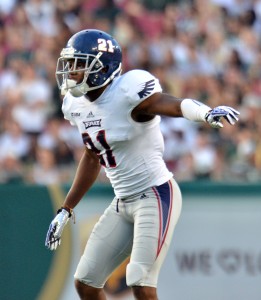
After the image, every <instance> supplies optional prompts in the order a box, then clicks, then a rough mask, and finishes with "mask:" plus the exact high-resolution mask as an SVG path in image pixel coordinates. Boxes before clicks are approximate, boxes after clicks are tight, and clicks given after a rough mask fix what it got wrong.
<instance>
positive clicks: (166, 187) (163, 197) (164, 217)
mask: <svg viewBox="0 0 261 300" xmlns="http://www.w3.org/2000/svg"><path fill="white" fill-rule="evenodd" d="M152 189H153V191H154V193H155V195H156V197H157V200H158V208H159V238H158V249H157V256H158V255H159V253H160V250H161V248H162V246H163V244H164V242H165V238H166V235H167V232H168V228H169V221H170V218H171V211H172V201H173V200H172V199H173V188H172V184H171V181H168V182H166V183H164V184H162V185H160V186H158V187H154V188H152Z"/></svg>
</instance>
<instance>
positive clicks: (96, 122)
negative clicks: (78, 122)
mask: <svg viewBox="0 0 261 300" xmlns="http://www.w3.org/2000/svg"><path fill="white" fill-rule="evenodd" d="M83 124H84V126H85V129H88V128H90V127H101V119H100V120H93V121H87V122H83Z"/></svg>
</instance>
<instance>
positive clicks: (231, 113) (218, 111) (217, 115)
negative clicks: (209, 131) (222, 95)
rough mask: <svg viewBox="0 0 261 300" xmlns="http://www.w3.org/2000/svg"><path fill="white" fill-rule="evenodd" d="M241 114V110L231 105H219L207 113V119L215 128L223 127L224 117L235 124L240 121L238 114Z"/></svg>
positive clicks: (231, 123)
mask: <svg viewBox="0 0 261 300" xmlns="http://www.w3.org/2000/svg"><path fill="white" fill-rule="evenodd" d="M239 115H240V113H239V111H237V110H235V109H234V108H232V107H230V106H224V105H223V106H217V107H215V108H213V109H212V110H210V111H209V112H208V113H207V115H206V121H207V122H208V123H209V124H210V126H211V127H213V128H222V127H223V124H222V122H221V119H222V118H224V119H225V120H226V121H227V122H228V123H229V124H230V125H234V124H235V123H236V122H237V121H238V117H237V116H239Z"/></svg>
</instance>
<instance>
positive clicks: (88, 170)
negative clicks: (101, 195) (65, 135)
mask: <svg viewBox="0 0 261 300" xmlns="http://www.w3.org/2000/svg"><path fill="white" fill-rule="evenodd" d="M100 168H101V166H100V163H99V159H98V157H97V155H96V154H95V153H93V152H92V151H91V150H89V149H87V148H86V150H85V151H84V153H83V155H82V158H81V160H80V162H79V165H78V167H77V171H76V174H75V177H74V180H73V183H72V186H71V188H70V190H69V192H68V194H67V196H66V198H65V201H64V203H63V206H67V207H69V208H74V207H75V206H76V205H77V204H78V203H79V202H80V200H81V199H82V197H83V196H84V194H85V193H86V192H87V191H88V190H89V189H90V187H91V186H92V185H93V183H94V181H95V180H96V178H97V176H98V174H99V172H100Z"/></svg>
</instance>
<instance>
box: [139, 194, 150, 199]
mask: <svg viewBox="0 0 261 300" xmlns="http://www.w3.org/2000/svg"><path fill="white" fill-rule="evenodd" d="M144 198H148V196H147V195H146V194H145V193H143V194H142V195H141V196H140V199H144Z"/></svg>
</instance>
